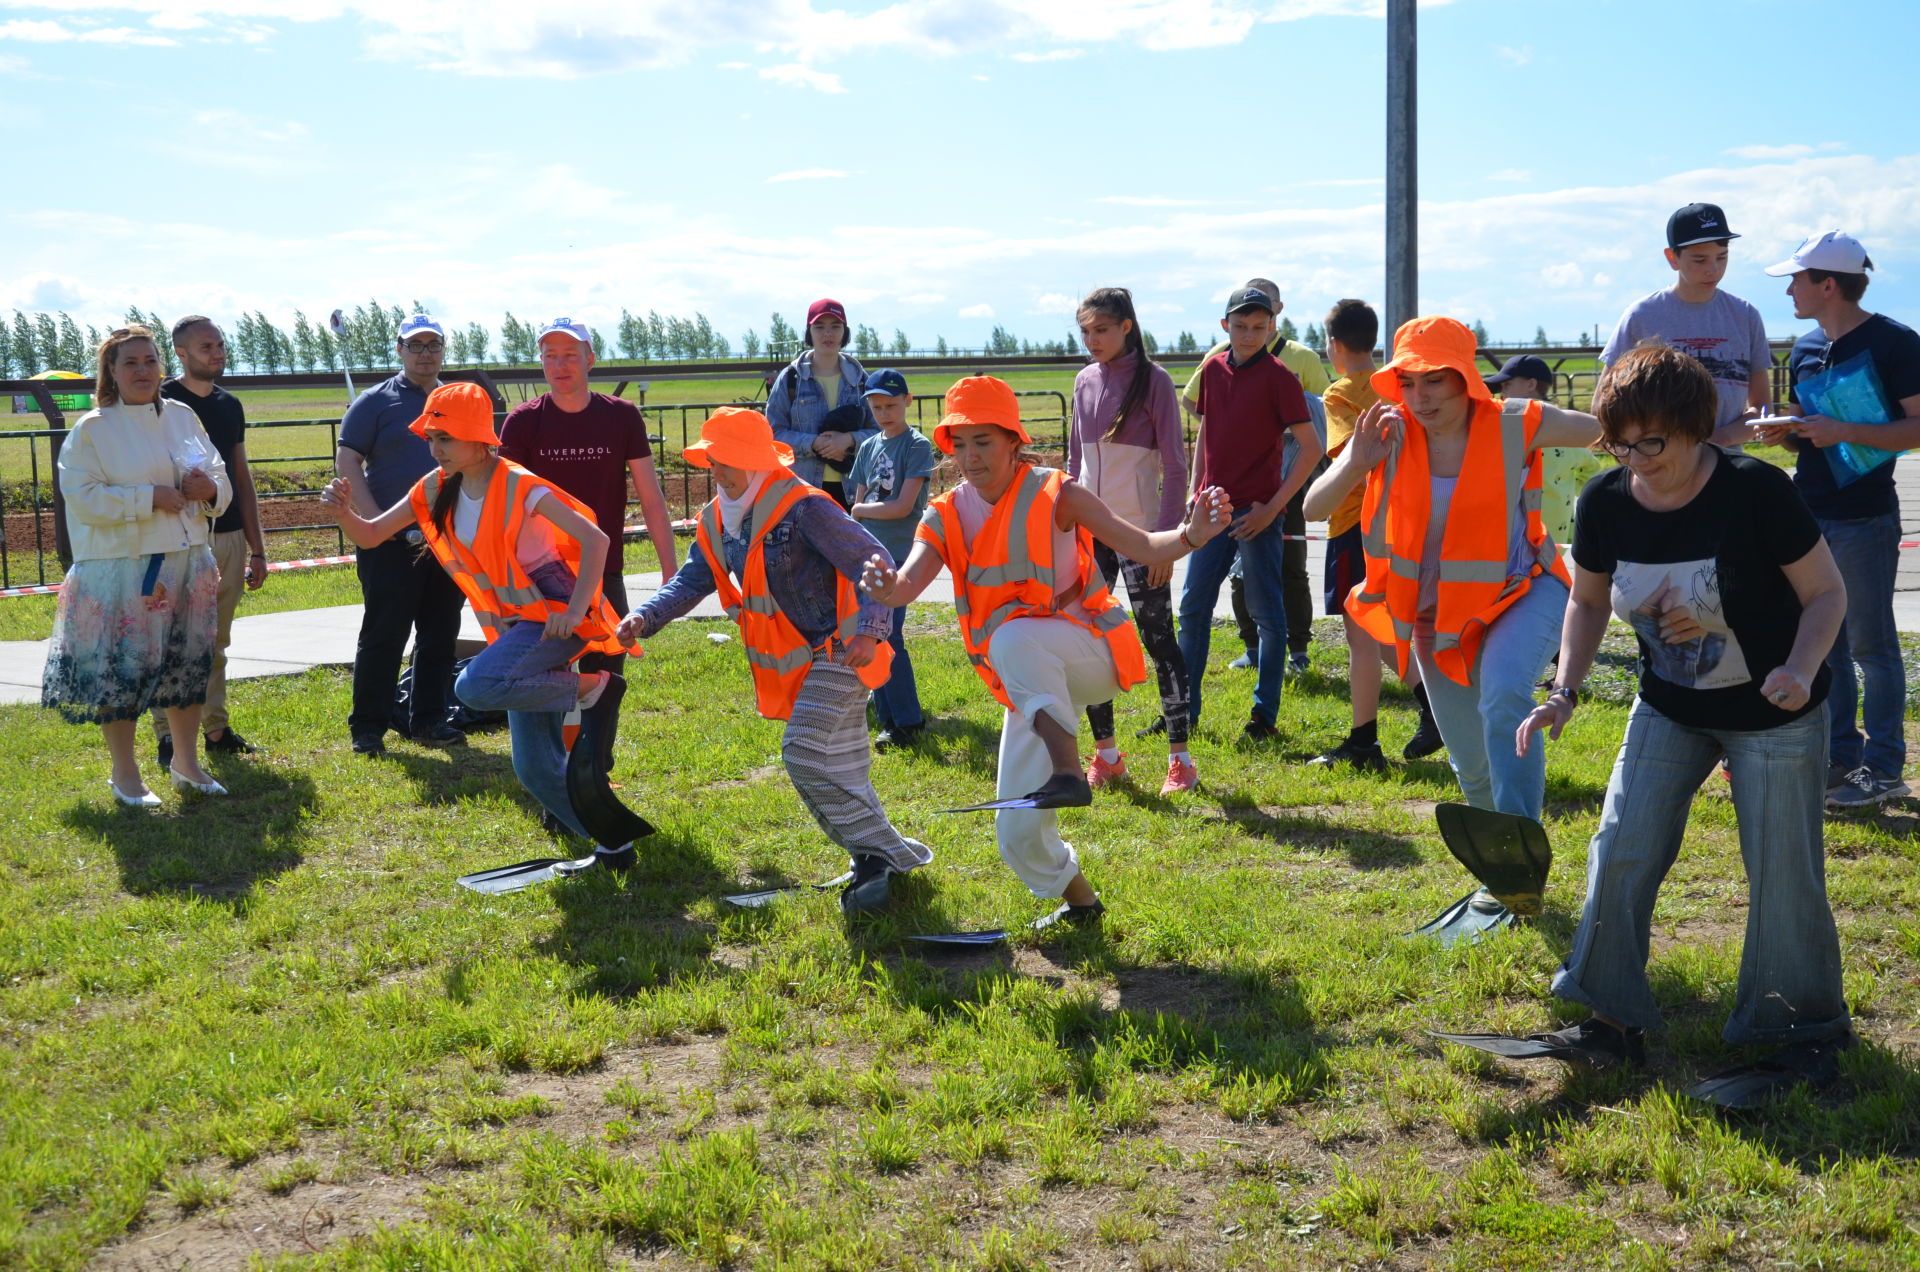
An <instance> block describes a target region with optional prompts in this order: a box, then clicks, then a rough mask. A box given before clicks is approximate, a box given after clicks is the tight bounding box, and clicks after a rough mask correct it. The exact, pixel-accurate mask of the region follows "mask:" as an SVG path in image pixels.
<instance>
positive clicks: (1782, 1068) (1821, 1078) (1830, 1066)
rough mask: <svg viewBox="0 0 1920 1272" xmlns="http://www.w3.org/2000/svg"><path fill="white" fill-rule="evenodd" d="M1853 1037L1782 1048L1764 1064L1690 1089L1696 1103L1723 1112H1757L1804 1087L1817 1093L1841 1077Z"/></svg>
mask: <svg viewBox="0 0 1920 1272" xmlns="http://www.w3.org/2000/svg"><path fill="white" fill-rule="evenodd" d="M1852 1045H1853V1039H1852V1038H1851V1037H1844V1038H1822V1039H1818V1040H1815V1041H1810V1042H1796V1043H1793V1044H1792V1045H1790V1046H1786V1047H1782V1048H1780V1050H1778V1051H1776V1052H1774V1053H1773V1054H1772V1055H1770V1056H1768V1057H1766V1058H1765V1059H1763V1060H1757V1061H1755V1062H1753V1063H1752V1064H1743V1065H1736V1066H1735V1067H1734V1068H1731V1069H1723V1070H1721V1071H1720V1072H1719V1073H1716V1074H1714V1075H1713V1076H1712V1077H1709V1078H1706V1079H1704V1080H1703V1081H1701V1082H1698V1083H1696V1084H1694V1085H1693V1086H1691V1087H1688V1088H1687V1095H1688V1096H1689V1097H1690V1098H1692V1099H1695V1100H1701V1101H1704V1102H1705V1103H1708V1104H1714V1105H1718V1106H1719V1107H1721V1108H1723V1109H1757V1108H1759V1107H1761V1106H1762V1105H1764V1104H1768V1103H1770V1102H1772V1101H1773V1100H1775V1099H1778V1098H1779V1097H1780V1096H1783V1095H1785V1094H1786V1093H1787V1092H1789V1091H1791V1090H1792V1089H1793V1088H1794V1087H1797V1086H1800V1085H1802V1084H1803V1083H1804V1084H1805V1085H1807V1086H1809V1087H1812V1088H1814V1089H1816V1090H1817V1089H1819V1088H1820V1087H1823V1086H1826V1085H1827V1084H1828V1083H1830V1082H1832V1081H1833V1080H1834V1079H1835V1078H1838V1077H1839V1076H1840V1053H1841V1052H1842V1051H1845V1050H1846V1049H1847V1048H1848V1047H1850V1046H1852Z"/></svg>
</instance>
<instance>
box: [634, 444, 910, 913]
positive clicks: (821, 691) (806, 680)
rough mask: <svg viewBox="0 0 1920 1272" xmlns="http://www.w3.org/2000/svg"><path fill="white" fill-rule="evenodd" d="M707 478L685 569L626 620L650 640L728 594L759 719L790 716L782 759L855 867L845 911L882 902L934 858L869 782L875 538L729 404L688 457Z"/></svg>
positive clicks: (876, 625)
mask: <svg viewBox="0 0 1920 1272" xmlns="http://www.w3.org/2000/svg"><path fill="white" fill-rule="evenodd" d="M681 455H682V457H683V458H685V459H686V461H687V462H688V463H689V464H692V465H693V466H694V467H696V468H711V469H712V470H713V478H714V483H715V485H717V486H718V487H719V491H720V493H719V495H718V496H717V497H716V498H715V499H714V500H713V502H711V503H709V504H708V505H707V506H706V507H705V508H704V509H702V510H701V513H700V523H699V531H698V534H697V535H696V538H695V542H696V544H697V545H698V549H697V550H696V551H693V552H689V553H688V554H687V560H686V564H684V565H682V566H681V567H680V569H679V572H678V573H676V574H675V575H674V576H673V578H672V579H671V580H670V581H669V582H668V583H667V585H666V586H665V587H663V588H661V589H660V590H659V591H658V592H656V593H655V594H654V595H653V597H652V598H651V599H650V600H648V601H647V602H646V604H644V605H642V606H640V607H639V608H638V609H636V610H634V611H633V613H631V614H629V615H627V617H626V619H625V620H624V621H623V622H622V623H621V624H620V631H621V633H622V635H623V636H625V637H627V638H629V639H632V638H638V637H641V636H649V635H652V634H653V633H654V632H657V631H659V630H660V629H661V628H662V627H665V626H666V625H667V624H668V623H670V622H672V621H673V620H674V619H676V618H678V617H680V616H681V615H682V614H685V613H686V612H687V611H688V610H690V609H692V608H693V607H694V606H695V605H697V604H699V603H700V602H701V601H702V600H704V599H705V598H706V597H707V596H708V595H709V594H711V593H713V592H716V591H717V592H719V594H720V600H721V603H722V604H723V605H724V606H725V607H726V609H727V612H728V614H729V615H731V616H732V617H733V619H734V621H736V622H737V623H739V624H740V637H741V643H742V644H743V645H745V646H746V651H747V665H748V669H749V670H750V672H751V673H752V676H753V687H754V700H755V703H756V705H757V706H758V707H759V710H760V714H761V715H763V716H766V717H767V718H768V719H770V720H785V721H786V722H787V728H786V732H785V733H784V734H782V735H781V739H780V759H781V762H782V763H784V764H785V765H786V768H787V775H788V777H790V778H792V780H793V789H794V790H795V791H796V792H798V794H799V796H800V800H801V802H802V803H804V804H805V805H806V806H807V811H808V812H810V813H812V814H813V819H814V820H815V821H816V822H818V823H819V824H820V829H821V830H823V831H825V832H826V835H827V837H828V838H829V839H831V840H833V842H834V843H836V844H838V845H839V846H840V847H842V848H844V849H846V851H847V853H848V855H849V856H850V857H852V859H853V863H852V864H853V881H852V882H851V883H849V884H848V885H847V889H846V891H845V892H844V893H842V894H841V898H840V904H841V907H842V908H843V909H844V910H845V911H846V912H847V913H848V914H857V913H861V912H864V911H870V910H874V909H878V908H879V907H881V906H883V905H885V904H886V901H887V890H888V884H887V880H888V876H889V875H891V874H892V873H894V872H896V871H907V870H912V869H913V868H915V867H916V866H924V865H926V864H927V863H928V862H930V861H932V860H933V853H932V851H931V850H930V849H929V848H928V847H927V846H926V845H925V844H923V843H920V842H919V841H918V840H913V839H907V838H905V837H903V836H902V835H901V834H900V832H899V831H897V830H895V829H894V827H893V823H892V822H890V821H888V820H887V814H886V811H885V810H884V809H882V808H881V807H880V797H879V796H878V795H877V794H875V793H874V789H873V782H872V781H871V779H870V778H869V776H868V769H869V766H870V764H871V762H872V760H871V752H870V751H869V750H868V746H867V694H868V691H869V689H871V688H873V687H875V686H877V685H880V684H884V683H885V682H886V674H887V670H888V665H889V663H890V662H891V660H892V657H893V650H892V649H891V648H890V647H888V645H887V644H886V639H887V635H888V633H889V632H891V631H892V630H893V611H892V609H890V608H889V607H887V606H885V605H881V604H878V603H876V602H873V601H862V600H860V598H859V597H858V596H857V595H856V594H855V592H854V580H855V579H857V578H859V576H860V571H861V568H862V566H863V565H864V564H865V563H866V560H867V558H868V556H870V555H872V554H873V553H875V552H880V551H881V548H880V544H879V542H878V541H877V540H876V539H875V538H874V537H873V536H872V535H870V534H868V533H867V532H866V531H865V530H863V529H861V527H860V524H859V523H858V522H856V521H854V520H853V519H852V518H851V517H849V516H847V514H846V513H845V512H843V511H842V510H841V508H840V505H839V504H837V503H835V502H834V500H833V499H832V498H831V497H830V496H828V495H827V494H826V493H825V492H824V491H822V490H821V489H819V488H818V487H817V486H811V485H808V484H807V483H806V482H804V481H801V480H800V479H799V478H798V477H795V476H794V475H793V473H792V472H791V471H789V469H790V466H791V465H792V463H793V450H792V448H790V447H789V446H787V445H786V443H784V442H776V441H774V439H773V428H772V426H771V425H769V424H768V423H767V417H766V416H764V415H762V414H760V413H759V412H758V411H749V410H745V409H743V408H740V407H732V406H728V407H722V408H721V409H719V410H718V411H715V412H714V413H713V415H712V416H711V417H709V418H708V420H707V422H706V423H705V424H704V425H703V426H702V427H701V429H700V440H699V441H697V442H695V443H694V444H693V445H691V446H689V447H687V448H686V450H684V451H682V452H681Z"/></svg>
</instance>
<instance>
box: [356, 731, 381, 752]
mask: <svg viewBox="0 0 1920 1272" xmlns="http://www.w3.org/2000/svg"><path fill="white" fill-rule="evenodd" d="M353 753H354V754H355V755H385V754H386V753H387V743H386V737H385V735H384V734H380V733H356V734H354V735H353Z"/></svg>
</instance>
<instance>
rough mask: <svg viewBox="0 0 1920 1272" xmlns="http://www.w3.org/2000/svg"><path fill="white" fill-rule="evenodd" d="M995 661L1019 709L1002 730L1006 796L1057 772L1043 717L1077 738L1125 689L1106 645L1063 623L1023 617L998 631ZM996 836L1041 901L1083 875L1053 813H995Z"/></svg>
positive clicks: (1003, 855)
mask: <svg viewBox="0 0 1920 1272" xmlns="http://www.w3.org/2000/svg"><path fill="white" fill-rule="evenodd" d="M987 656H988V658H989V659H990V660H991V661H992V662H993V669H994V670H995V671H996V672H998V673H999V675H1000V680H1001V683H1002V684H1004V685H1005V686H1006V689H1007V698H1008V700H1009V701H1011V702H1012V703H1013V709H1012V710H1010V711H1008V712H1007V713H1006V718H1005V720H1004V721H1003V722H1002V724H1001V728H1000V782H999V787H998V790H997V792H996V794H997V796H998V797H999V798H1000V799H1011V798H1014V797H1016V796H1020V795H1025V794H1027V793H1028V792H1029V791H1033V790H1037V789H1038V788H1039V787H1040V786H1042V785H1044V784H1045V783H1046V780H1047V779H1048V778H1049V777H1051V776H1052V775H1053V761H1052V760H1050V759H1049V758H1047V744H1046V743H1045V742H1043V741H1042V740H1041V738H1040V735H1039V734H1038V733H1036V732H1035V731H1034V728H1033V721H1034V719H1035V718H1036V717H1037V714H1038V713H1039V712H1042V711H1045V712H1046V713H1047V714H1048V715H1050V716H1052V717H1053V718H1054V719H1055V720H1056V721H1057V722H1058V723H1059V725H1060V727H1061V728H1063V729H1065V730H1066V731H1067V732H1068V733H1071V734H1075V735H1078V733H1079V731H1080V717H1081V715H1082V714H1083V713H1084V712H1085V711H1086V709H1087V708H1088V707H1089V706H1092V705H1093V704H1095V703H1098V702H1110V701H1112V700H1113V698H1114V696H1115V695H1116V694H1118V693H1119V692H1120V686H1119V683H1118V681H1117V680H1116V678H1115V676H1114V670H1113V654H1112V652H1111V651H1109V650H1108V648H1107V643H1106V642H1105V641H1104V640H1101V639H1100V638H1099V637H1098V636H1096V635H1094V634H1093V633H1092V632H1090V631H1088V630H1087V629H1086V628H1084V627H1082V626H1080V624H1078V623H1075V622H1072V621H1070V620H1068V619H1064V618H1016V619H1014V620H1013V621H1012V622H1010V623H1007V624H1006V625H1004V626H1003V627H1001V628H1000V630H999V631H997V632H995V633H994V634H993V642H992V644H991V645H990V646H989V647H988V652H987ZM993 831H994V838H995V839H996V840H997V841H998V842H999V845H1000V859H1001V860H1002V861H1005V862H1006V863H1007V865H1008V866H1009V867H1011V868H1012V870H1013V872H1014V873H1015V874H1017V875H1019V876H1020V881H1021V882H1022V883H1024V884H1026V885H1027V887H1028V888H1029V889H1031V890H1032V892H1033V895H1034V896H1036V897H1057V896H1059V895H1060V894H1061V893H1063V892H1065V891H1066V888H1067V885H1068V884H1069V883H1072V882H1073V877H1074V876H1075V875H1077V874H1079V873H1080V858H1079V855H1078V854H1076V853H1075V852H1074V851H1073V845H1072V844H1069V843H1067V842H1066V841H1065V840H1063V839H1061V838H1060V829H1059V825H1058V818H1057V816H1056V815H1055V813H1054V811H1053V810H1052V809H1018V810H1011V809H1010V810H1004V811H1002V812H998V813H995V814H994V819H993Z"/></svg>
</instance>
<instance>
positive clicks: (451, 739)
mask: <svg viewBox="0 0 1920 1272" xmlns="http://www.w3.org/2000/svg"><path fill="white" fill-rule="evenodd" d="M413 740H414V741H415V742H418V743H419V744H420V745H421V746H465V745H466V744H467V735H466V734H464V733H462V732H460V730H458V729H456V728H454V727H453V726H452V725H450V724H448V723H447V722H446V721H444V720H443V721H441V722H440V723H439V724H436V725H434V726H433V727H432V728H431V729H424V730H422V731H421V732H419V733H416V734H414V735H413Z"/></svg>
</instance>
